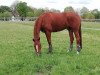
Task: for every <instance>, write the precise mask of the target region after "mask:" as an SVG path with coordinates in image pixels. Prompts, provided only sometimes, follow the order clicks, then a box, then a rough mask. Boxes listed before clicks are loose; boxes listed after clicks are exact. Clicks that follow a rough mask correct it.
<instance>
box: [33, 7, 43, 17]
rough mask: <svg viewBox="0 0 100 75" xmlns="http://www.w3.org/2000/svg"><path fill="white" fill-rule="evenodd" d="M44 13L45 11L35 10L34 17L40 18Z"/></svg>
mask: <svg viewBox="0 0 100 75" xmlns="http://www.w3.org/2000/svg"><path fill="white" fill-rule="evenodd" d="M43 12H44V10H43V9H41V8H40V9H34V16H35V17H38V16H40V15H41V14H42V13H43Z"/></svg>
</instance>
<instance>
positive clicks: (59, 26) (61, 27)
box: [52, 24, 67, 32]
mask: <svg viewBox="0 0 100 75" xmlns="http://www.w3.org/2000/svg"><path fill="white" fill-rule="evenodd" d="M66 28H67V27H66V24H55V25H53V26H52V32H58V31H62V30H64V29H66Z"/></svg>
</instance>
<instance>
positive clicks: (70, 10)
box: [64, 6, 74, 12]
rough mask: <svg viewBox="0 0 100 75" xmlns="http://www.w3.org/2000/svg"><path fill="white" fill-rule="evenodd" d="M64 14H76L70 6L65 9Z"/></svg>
mask: <svg viewBox="0 0 100 75" xmlns="http://www.w3.org/2000/svg"><path fill="white" fill-rule="evenodd" d="M64 12H74V9H73V7H71V6H69V7H66V8H65V9H64Z"/></svg>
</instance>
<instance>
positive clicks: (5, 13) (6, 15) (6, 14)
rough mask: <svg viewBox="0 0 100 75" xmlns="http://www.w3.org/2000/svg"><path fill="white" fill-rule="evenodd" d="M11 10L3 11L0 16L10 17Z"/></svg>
mask: <svg viewBox="0 0 100 75" xmlns="http://www.w3.org/2000/svg"><path fill="white" fill-rule="evenodd" d="M11 16H12V15H11V12H7V11H6V12H3V13H0V17H11Z"/></svg>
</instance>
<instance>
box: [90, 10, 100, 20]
mask: <svg viewBox="0 0 100 75" xmlns="http://www.w3.org/2000/svg"><path fill="white" fill-rule="evenodd" d="M91 13H92V14H93V15H94V16H95V19H100V11H99V10H98V9H94V10H92V11H91Z"/></svg>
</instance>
